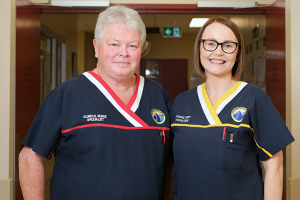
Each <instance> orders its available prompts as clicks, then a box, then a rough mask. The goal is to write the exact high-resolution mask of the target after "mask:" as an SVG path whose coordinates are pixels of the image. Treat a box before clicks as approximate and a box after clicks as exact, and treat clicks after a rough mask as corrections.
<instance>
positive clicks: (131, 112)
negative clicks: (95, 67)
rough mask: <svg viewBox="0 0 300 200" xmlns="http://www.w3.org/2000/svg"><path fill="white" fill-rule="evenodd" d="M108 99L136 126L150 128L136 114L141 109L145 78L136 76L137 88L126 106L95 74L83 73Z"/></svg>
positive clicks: (90, 72) (91, 72)
mask: <svg viewBox="0 0 300 200" xmlns="http://www.w3.org/2000/svg"><path fill="white" fill-rule="evenodd" d="M83 75H84V76H86V77H87V78H88V79H89V80H90V81H91V82H92V83H93V84H94V85H95V86H96V87H97V88H98V89H99V90H100V92H102V93H103V95H104V96H105V97H106V98H107V99H108V101H109V102H110V103H111V104H112V105H113V106H114V107H115V108H116V109H117V110H118V111H119V112H120V113H121V114H122V115H123V116H124V117H125V118H126V119H127V120H128V121H129V122H130V123H131V124H133V125H134V126H137V127H148V125H147V124H146V123H145V122H144V121H143V120H142V119H141V118H140V117H138V116H137V115H136V114H135V111H136V110H137V108H138V107H139V104H140V100H141V97H142V93H143V88H144V83H145V80H144V77H142V76H140V75H138V74H136V88H135V91H134V93H133V95H132V97H131V99H130V101H129V102H128V104H127V105H126V104H125V103H124V102H123V101H122V100H121V99H120V98H119V97H118V96H117V95H116V93H115V92H114V91H113V90H112V89H111V88H110V87H109V85H108V84H107V83H106V82H105V81H104V80H103V79H102V78H101V77H100V76H99V75H97V74H96V73H95V72H93V71H89V72H85V73H83Z"/></svg>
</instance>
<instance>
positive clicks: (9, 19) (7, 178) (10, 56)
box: [0, 0, 16, 200]
mask: <svg viewBox="0 0 300 200" xmlns="http://www.w3.org/2000/svg"><path fill="white" fill-rule="evenodd" d="M0 13H1V18H0V26H1V31H0V38H1V46H0V55H1V59H0V66H1V79H0V94H1V98H0V113H1V115H0V127H1V131H0V138H1V139H0V160H1V162H0V199H3V200H8V199H10V200H11V199H13V157H14V156H13V136H14V124H13V123H14V113H13V112H14V81H15V76H14V74H15V71H14V69H15V19H16V16H15V15H16V12H15V1H11V0H1V3H0Z"/></svg>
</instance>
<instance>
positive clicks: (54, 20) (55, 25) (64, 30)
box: [41, 14, 78, 79]
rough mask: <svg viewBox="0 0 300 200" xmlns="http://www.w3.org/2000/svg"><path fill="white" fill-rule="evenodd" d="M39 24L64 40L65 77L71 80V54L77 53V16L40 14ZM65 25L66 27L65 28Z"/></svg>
mask: <svg viewBox="0 0 300 200" xmlns="http://www.w3.org/2000/svg"><path fill="white" fill-rule="evenodd" d="M41 23H42V24H43V25H45V26H46V27H47V28H49V29H51V30H52V31H54V32H55V33H57V34H58V35H60V36H61V37H63V38H64V39H66V46H67V51H66V54H67V71H66V72H67V77H66V79H70V78H71V74H72V73H71V71H72V52H75V53H77V33H78V32H77V30H78V29H77V15H76V14H67V15H66V14H55V15H53V14H41ZM66 24H67V26H66Z"/></svg>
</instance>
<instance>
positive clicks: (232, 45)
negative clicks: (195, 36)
mask: <svg viewBox="0 0 300 200" xmlns="http://www.w3.org/2000/svg"><path fill="white" fill-rule="evenodd" d="M200 42H203V48H204V49H205V50H206V51H210V52H213V51H215V50H216V49H217V48H218V47H219V45H221V48H222V50H223V51H224V52H225V53H228V54H230V53H233V52H235V50H236V47H237V46H238V45H239V43H236V42H223V43H219V42H217V41H214V40H205V39H202V40H200Z"/></svg>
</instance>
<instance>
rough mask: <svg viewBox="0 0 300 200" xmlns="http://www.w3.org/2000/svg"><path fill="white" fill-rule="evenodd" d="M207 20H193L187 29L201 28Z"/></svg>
mask: <svg viewBox="0 0 300 200" xmlns="http://www.w3.org/2000/svg"><path fill="white" fill-rule="evenodd" d="M207 20H208V18H193V19H192V21H191V23H190V25H189V27H191V28H199V27H202V26H203V25H204V24H205V22H206V21H207Z"/></svg>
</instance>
